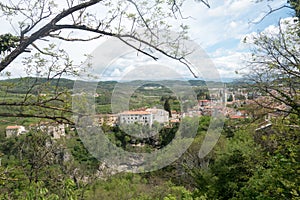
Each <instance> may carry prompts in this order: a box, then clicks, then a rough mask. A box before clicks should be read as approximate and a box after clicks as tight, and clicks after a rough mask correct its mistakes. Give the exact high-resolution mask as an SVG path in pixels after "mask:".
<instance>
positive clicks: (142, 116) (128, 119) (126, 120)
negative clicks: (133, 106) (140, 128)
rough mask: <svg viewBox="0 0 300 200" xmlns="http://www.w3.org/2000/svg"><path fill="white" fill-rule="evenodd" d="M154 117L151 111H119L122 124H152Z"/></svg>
mask: <svg viewBox="0 0 300 200" xmlns="http://www.w3.org/2000/svg"><path fill="white" fill-rule="evenodd" d="M152 119H153V117H152V113H151V112H150V111H124V112H122V113H119V123H120V124H134V123H139V124H143V125H149V126H152V124H153V120H152Z"/></svg>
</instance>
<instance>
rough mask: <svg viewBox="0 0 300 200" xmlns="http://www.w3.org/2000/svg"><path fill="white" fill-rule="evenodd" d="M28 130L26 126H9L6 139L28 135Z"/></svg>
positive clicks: (6, 130)
mask: <svg viewBox="0 0 300 200" xmlns="http://www.w3.org/2000/svg"><path fill="white" fill-rule="evenodd" d="M26 132H27V131H26V129H25V127H24V126H7V127H6V129H5V133H6V137H7V138H9V137H12V136H19V135H21V134H24V133H26Z"/></svg>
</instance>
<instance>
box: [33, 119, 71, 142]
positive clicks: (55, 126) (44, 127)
mask: <svg viewBox="0 0 300 200" xmlns="http://www.w3.org/2000/svg"><path fill="white" fill-rule="evenodd" d="M30 129H36V130H40V131H42V132H43V133H47V134H48V135H50V136H51V137H52V138H53V139H59V138H61V137H62V136H65V135H66V131H65V124H59V123H48V122H44V123H40V124H33V125H31V126H30Z"/></svg>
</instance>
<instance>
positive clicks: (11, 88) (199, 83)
mask: <svg viewBox="0 0 300 200" xmlns="http://www.w3.org/2000/svg"><path fill="white" fill-rule="evenodd" d="M145 82H148V83H147V84H146V85H144V83H145ZM74 83H75V81H74V80H71V79H66V78H61V79H52V80H48V79H47V78H36V77H24V78H13V79H6V80H0V89H1V90H2V91H7V92H10V93H19V94H23V93H26V92H27V91H28V90H29V89H30V88H31V87H32V85H34V84H35V85H47V87H48V89H49V90H51V88H54V87H56V86H58V87H61V88H64V89H69V90H72V89H73V87H74ZM117 83H118V82H117V81H100V82H99V83H98V88H97V92H108V91H110V92H111V91H112V90H113V89H114V88H115V86H116V84H117ZM186 83H187V82H186V81H183V80H162V81H144V80H143V81H142V80H135V81H130V82H122V83H121V84H122V85H128V86H130V85H135V86H137V85H140V86H143V85H144V87H146V86H147V87H149V86H158V85H163V84H165V85H168V86H174V87H176V85H183V84H186ZM188 83H189V84H190V85H191V86H195V87H203V86H206V82H205V81H203V80H189V81H188ZM211 83H213V84H214V85H218V86H220V85H222V84H223V83H220V82H212V81H210V84H211ZM234 84H241V83H235V82H231V83H230V85H234ZM32 92H33V93H34V92H36V91H35V88H32Z"/></svg>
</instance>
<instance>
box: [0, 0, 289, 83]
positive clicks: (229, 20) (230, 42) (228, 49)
mask: <svg viewBox="0 0 300 200" xmlns="http://www.w3.org/2000/svg"><path fill="white" fill-rule="evenodd" d="M255 1H256V0H223V1H222V0H209V3H210V5H211V8H207V7H206V6H204V5H203V4H201V3H199V2H198V3H197V2H195V1H193V0H187V1H186V2H185V3H184V4H183V8H182V13H183V15H184V16H186V17H188V16H190V18H188V19H187V20H184V22H183V23H185V24H187V25H188V26H189V36H190V38H191V39H192V41H193V42H195V43H197V44H198V45H199V46H200V47H201V48H202V49H203V50H204V51H205V52H206V53H207V54H208V56H209V57H210V59H211V60H212V62H213V63H214V65H215V67H216V68H217V69H218V72H219V74H220V76H221V78H222V79H223V80H227V79H231V78H236V77H239V75H236V74H235V71H236V70H240V69H242V68H244V66H245V63H244V60H245V59H247V55H248V54H247V53H248V52H249V47H248V46H246V45H244V44H242V42H241V41H242V40H243V38H244V37H245V36H246V35H247V34H250V33H253V32H259V31H263V30H264V29H266V28H268V27H269V26H271V25H277V24H278V21H279V19H281V18H285V17H290V16H291V15H292V13H291V10H289V9H281V10H279V11H277V12H275V13H273V14H271V15H269V16H267V17H266V18H265V19H264V20H263V21H261V22H259V23H256V22H258V21H259V20H260V19H261V18H262V17H263V16H264V15H265V14H266V13H267V12H268V11H269V7H268V6H270V7H272V8H278V7H280V6H282V5H284V4H285V3H286V0H274V1H267V0H265V1H263V2H260V3H255ZM0 22H1V24H2V25H1V26H0V33H5V32H8V31H12V28H10V26H9V24H8V23H7V22H6V21H5V20H4V19H2V20H0ZM101 42H103V41H92V42H88V43H84V45H83V44H82V43H61V44H60V47H61V48H65V49H66V50H67V51H68V52H69V53H70V56H71V58H72V59H74V60H75V61H76V62H82V61H84V60H85V57H84V56H83V55H84V54H91V53H92V52H94V50H95V49H96V48H97V47H98V46H99V45H101ZM146 60H147V59H146ZM138 62H140V63H141V62H143V59H141V58H133V57H132V56H129V57H128V56H127V57H126V56H125V57H120V59H118V60H114V62H113V63H111V65H110V70H108V71H110V74H108V76H111V79H114V78H115V77H118V76H122V74H124V73H126V72H129V71H131V70H133V69H134V65H136V63H138ZM147 62H148V61H147ZM149 62H150V61H149ZM148 64H149V63H148ZM19 65H21V61H20V60H16V62H14V63H13V66H10V68H8V71H11V72H12V73H13V74H14V75H15V76H23V75H24V72H22V70H17V67H18V66H19ZM178 70H179V73H180V72H182V74H186V73H188V71H187V69H183V68H178ZM188 77H191V78H192V76H191V74H189V76H188ZM108 79H109V78H108Z"/></svg>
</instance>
